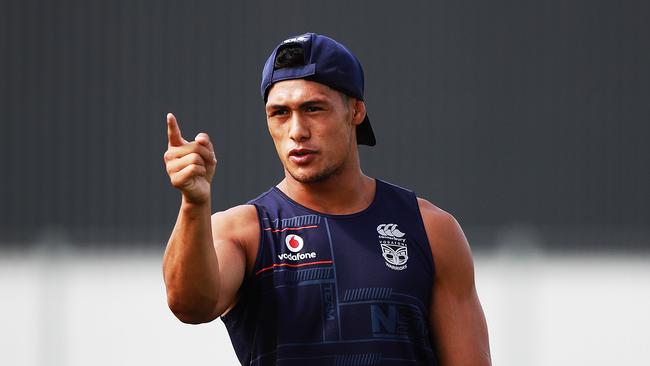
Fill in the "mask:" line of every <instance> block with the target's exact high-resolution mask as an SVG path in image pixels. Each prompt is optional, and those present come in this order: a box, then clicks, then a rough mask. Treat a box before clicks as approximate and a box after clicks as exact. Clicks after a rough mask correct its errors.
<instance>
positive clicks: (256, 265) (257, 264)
mask: <svg viewBox="0 0 650 366" xmlns="http://www.w3.org/2000/svg"><path fill="white" fill-rule="evenodd" d="M250 204H251V205H253V206H254V207H255V211H257V223H258V224H259V226H260V232H259V243H258V244H257V253H256V255H255V262H254V263H253V268H252V271H251V273H250V274H248V273H247V274H246V280H248V279H252V278H254V277H255V273H257V271H258V270H259V267H260V261H261V258H262V253H263V250H264V222H263V221H264V220H263V218H262V208H261V207H260V206H258V205H257V204H255V203H250Z"/></svg>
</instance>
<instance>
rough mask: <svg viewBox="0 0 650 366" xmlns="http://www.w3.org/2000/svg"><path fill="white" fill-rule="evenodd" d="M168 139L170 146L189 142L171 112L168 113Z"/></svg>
mask: <svg viewBox="0 0 650 366" xmlns="http://www.w3.org/2000/svg"><path fill="white" fill-rule="evenodd" d="M167 141H168V143H169V146H183V145H184V144H186V143H187V141H185V139H183V136H182V135H181V129H180V128H179V127H178V122H177V121H176V117H175V116H174V115H173V114H171V113H167Z"/></svg>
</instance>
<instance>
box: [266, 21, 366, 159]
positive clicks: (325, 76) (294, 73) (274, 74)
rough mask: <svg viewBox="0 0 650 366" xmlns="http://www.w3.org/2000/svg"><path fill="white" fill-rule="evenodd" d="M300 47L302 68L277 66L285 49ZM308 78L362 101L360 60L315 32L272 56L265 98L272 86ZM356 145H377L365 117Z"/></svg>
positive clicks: (277, 49) (285, 43)
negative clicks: (279, 56) (277, 58)
mask: <svg viewBox="0 0 650 366" xmlns="http://www.w3.org/2000/svg"><path fill="white" fill-rule="evenodd" d="M288 47H291V48H301V49H302V54H303V55H304V60H303V61H304V62H303V63H302V65H295V66H293V65H292V66H289V67H282V66H279V67H278V66H277V63H276V57H277V55H278V53H279V52H280V51H281V50H283V49H284V48H288ZM291 79H307V80H311V81H315V82H318V83H321V84H324V85H327V86H329V87H330V88H332V89H336V90H338V91H340V92H342V93H344V94H346V95H348V96H351V97H353V98H356V99H359V100H363V69H362V68H361V63H360V62H359V60H358V59H357V58H356V57H355V56H354V55H353V54H352V52H350V51H349V50H348V49H347V48H345V46H343V45H342V44H340V43H338V42H337V41H335V40H333V39H331V38H329V37H326V36H323V35H319V34H315V33H305V34H303V35H300V36H296V37H291V38H289V39H286V40H284V41H282V43H280V44H279V45H278V46H277V47H275V49H274V50H273V52H272V53H271V55H270V56H269V58H268V59H267V60H266V63H265V64H264V70H263V71H262V85H261V89H262V90H261V91H262V98H264V101H265V102H266V100H267V98H268V92H269V89H270V88H271V86H272V85H273V84H274V83H276V82H278V81H282V80H291ZM357 143H358V144H362V145H369V146H375V144H376V143H377V141H376V140H375V134H374V133H373V132H372V127H371V126H370V120H369V119H368V114H367V113H366V118H365V119H364V120H363V122H361V124H360V125H358V126H357Z"/></svg>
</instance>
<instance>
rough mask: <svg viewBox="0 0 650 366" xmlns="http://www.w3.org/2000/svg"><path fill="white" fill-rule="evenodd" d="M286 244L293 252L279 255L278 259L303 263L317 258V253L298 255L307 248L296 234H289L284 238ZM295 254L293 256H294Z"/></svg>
mask: <svg viewBox="0 0 650 366" xmlns="http://www.w3.org/2000/svg"><path fill="white" fill-rule="evenodd" d="M284 244H285V245H286V246H287V248H288V249H289V250H290V251H291V253H282V254H278V259H280V260H289V261H301V260H303V259H313V258H316V252H310V253H298V252H300V251H301V250H302V247H304V246H305V242H304V240H303V239H302V238H301V237H299V236H298V235H296V234H289V235H287V237H286V238H284ZM292 253H293V254H292Z"/></svg>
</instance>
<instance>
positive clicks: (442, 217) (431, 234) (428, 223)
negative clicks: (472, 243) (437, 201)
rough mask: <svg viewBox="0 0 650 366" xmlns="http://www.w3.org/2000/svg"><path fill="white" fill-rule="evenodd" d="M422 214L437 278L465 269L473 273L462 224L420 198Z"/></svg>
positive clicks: (419, 204) (469, 251)
mask: <svg viewBox="0 0 650 366" xmlns="http://www.w3.org/2000/svg"><path fill="white" fill-rule="evenodd" d="M418 206H419V208H420V214H421V215H422V220H423V221H424V227H425V229H426V232H427V238H428V239H429V245H430V246H431V252H432V254H433V259H434V263H435V265H436V272H437V276H438V277H440V276H445V274H446V273H448V272H455V273H458V272H459V270H462V269H464V270H465V271H467V272H468V274H470V273H472V272H473V270H472V268H473V263H472V255H471V250H470V247H469V243H468V242H467V238H466V237H465V234H464V233H463V230H462V229H461V227H460V224H459V223H458V221H457V220H456V218H454V216H452V215H451V214H450V213H448V212H446V211H444V210H442V209H441V208H439V207H437V206H435V205H434V204H432V203H431V202H429V201H427V200H425V199H423V198H418Z"/></svg>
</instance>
